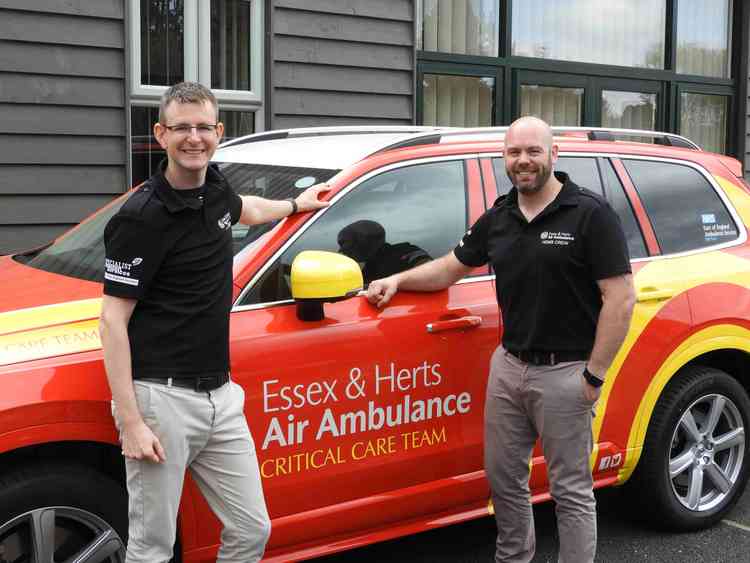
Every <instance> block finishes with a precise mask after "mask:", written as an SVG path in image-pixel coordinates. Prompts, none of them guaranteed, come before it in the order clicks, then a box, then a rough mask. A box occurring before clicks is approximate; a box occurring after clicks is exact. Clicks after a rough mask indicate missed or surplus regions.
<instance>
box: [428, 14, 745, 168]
mask: <svg viewBox="0 0 750 563" xmlns="http://www.w3.org/2000/svg"><path fill="white" fill-rule="evenodd" d="M518 1H521V0H500V10H499V12H500V13H499V20H500V21H499V34H500V44H499V53H498V56H497V57H490V56H480V55H462V54H453V53H443V52H438V51H424V50H422V49H421V48H420V45H418V44H415V51H416V64H417V67H418V68H420V67H421V65H424V64H426V63H444V64H452V65H455V66H456V67H462V68H465V69H470V68H472V67H480V66H481V67H496V69H497V70H496V72H497V75H498V76H502V77H503V82H502V90H500V88H499V87H498V89H497V92H498V98H497V100H496V108H497V111H496V114H497V121H496V123H497V125H507V124H510V123H511V122H512V121H513V120H514V119H516V118H517V117H519V113H518V111H519V107H520V100H519V95H520V84H519V79H520V76H521V75H524V76H525V75H531V74H536V75H538V76H540V77H541V76H545V75H547V76H558V77H559V76H566V77H569V78H570V79H571V83H570V84H560V83H559V82H558V83H548V84H546V85H550V86H560V87H565V86H571V87H577V85H578V81H579V80H581V81H588V83H587V84H586V86H585V87H586V88H587V90H586V92H585V96H584V97H585V100H584V109H583V111H584V121H583V126H589V127H593V126H600V124H601V111H600V107H601V101H600V100H599V99H597V98H598V97H601V87H602V85H603V86H605V87H606V88H609V86H610V84H613V83H615V82H620V81H621V80H622V81H624V82H630V84H631V85H630V86H628V87H627V88H625V89H627V90H629V89H630V88H638V87H637V86H635V85H636V84H638V83H641V82H645V83H647V84H650V85H654V84H658V85H659V88H660V92H658V93H657V98H658V99H657V116H656V120H657V125H656V128H657V130H660V131H666V132H677V131H678V127H679V119H680V115H679V111H680V110H679V108H678V107H677V103H678V94H677V90H678V89H679V88H682V87H684V85H689V88H690V89H691V91H697V90H698V89H699V88H701V89H702V88H706V89H707V91H703V90H701V91H700V92H698V93H710V94H720V95H728V96H730V97H731V101H730V110H729V115H728V117H727V119H728V123H727V132H726V135H727V143H726V149H725V152H724V154H727V155H729V156H734V157H735V158H738V159H739V160H741V161H744V159H745V156H744V148H745V145H746V140H747V139H746V138H745V137H746V135H745V134H746V133H747V132H748V130H750V129H749V127H750V126H748V127H746V126H745V123H744V119H741V118H742V116H741V111H742V109H743V107H744V102H743V100H744V97H745V96H744V93H745V90H746V87H745V86H743V84H744V82H743V80H742V79H741V78H742V77H743V76H746V74H747V54H746V53H745V52H744V51H743V52H740V45H739V43H740V41H739V39H740V38H741V37H742V36H743V33H745V31H746V30H744V27H743V26H744V23H743V22H745V20H746V19H747V18H745V16H746V15H747V12H748V10H750V8H745V7H744V4H743V3H742V2H736V1H732V6H731V10H730V11H729V20H730V21H728V22H727V25H728V26H729V29H730V39H729V43H730V44H729V58H730V70H731V72H730V74H731V76H730V77H728V78H720V77H710V76H698V75H686V74H680V73H678V72H677V71H676V49H677V17H676V10H677V7H678V6H677V4H678V1H679V0H667V13H666V22H665V24H666V25H665V30H664V34H665V61H664V65H665V66H664V69H649V68H636V67H626V66H615V65H608V64H597V63H585V62H574V61H562V60H556V59H541V58H533V57H522V56H517V55H511V45H512V41H513V27H512V3H513V2H518ZM421 26H422V14H421V11H420V10H417V11H416V12H415V34H418V33H419V29H420V27H421ZM415 37H416V35H415ZM738 67H739V73H738V72H737V68H738ZM743 69H744V70H743ZM468 72H469V71H468V70H467V73H468ZM418 77H419V73H418ZM550 80H552V81H553V82H555V81H556V79H554V78H552V79H550ZM745 82H746V81H745ZM537 83H538V84H540V85H545V84H543V83H542V82H537ZM417 87H419V83H418V84H417ZM612 89H615V90H619V89H621V88H620V87H619V86H618V87H616V88H612ZM589 90H590V91H589ZM644 91H645V90H644ZM415 95H416V96H417V99H416V107H417V112H415V120H414V121H415V123H417V124H420V125H421V124H422V120H421V114H419V109H420V107H421V105H422V103H423V101H422V99H421V95H422V92H421V91H417V92H416V93H415Z"/></svg>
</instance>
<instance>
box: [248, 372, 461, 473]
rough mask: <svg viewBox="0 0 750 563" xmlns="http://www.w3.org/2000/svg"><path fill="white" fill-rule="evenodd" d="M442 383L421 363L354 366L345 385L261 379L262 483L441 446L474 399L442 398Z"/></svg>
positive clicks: (456, 395)
mask: <svg viewBox="0 0 750 563" xmlns="http://www.w3.org/2000/svg"><path fill="white" fill-rule="evenodd" d="M444 382H445V380H444V377H443V373H442V372H441V365H440V364H439V363H430V362H427V361H425V362H423V363H422V364H420V365H416V366H410V367H401V366H398V365H397V364H396V363H395V362H388V363H387V364H385V365H380V364H375V365H373V366H372V367H371V368H369V369H365V368H360V367H353V368H351V369H350V371H349V373H348V374H347V377H346V378H344V379H343V380H341V379H337V378H331V379H325V378H321V379H317V380H313V381H306V382H304V383H296V384H291V385H289V384H285V383H284V382H282V381H280V380H279V379H276V378H270V379H266V380H264V381H263V382H262V399H263V412H264V413H266V414H267V415H269V416H270V418H267V419H266V420H267V422H266V424H265V427H264V428H263V429H262V433H261V436H262V439H261V442H260V448H259V449H260V452H259V453H260V457H261V473H262V475H263V477H264V478H266V479H269V478H274V477H282V476H284V475H290V474H294V473H300V472H304V471H311V470H319V469H322V468H324V467H328V466H331V465H338V464H344V463H355V462H358V461H360V460H365V459H368V458H373V457H379V456H387V455H394V454H399V453H401V454H403V453H405V452H409V451H410V450H415V449H419V448H423V447H439V446H440V445H446V444H447V441H448V429H447V428H446V419H447V418H450V417H456V416H461V415H465V414H468V413H469V412H470V410H471V407H472V397H471V393H470V392H468V391H463V392H458V393H449V392H445V391H444V392H442V393H441V387H444V386H445V385H444ZM264 454H265V455H264Z"/></svg>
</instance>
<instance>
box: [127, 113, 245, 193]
mask: <svg viewBox="0 0 750 563" xmlns="http://www.w3.org/2000/svg"><path fill="white" fill-rule="evenodd" d="M158 119H159V108H157V107H133V108H131V110H130V122H131V124H130V127H131V134H132V137H131V150H132V154H131V160H132V171H133V185H134V186H137V185H138V184H140V183H141V182H143V181H144V180H146V179H148V178H149V177H150V176H151V175H152V174H153V173H154V172H155V171H156V167H157V166H158V165H159V163H160V162H161V161H162V160H163V159H164V158H166V153H165V152H164V150H163V149H162V148H161V146H159V143H158V142H156V138H155V137H154V123H156V122H157V121H158ZM219 121H221V122H223V123H224V140H225V141H226V140H229V139H233V138H235V137H241V136H242V135H249V134H250V133H253V132H254V125H255V114H254V113H252V112H241V111H219Z"/></svg>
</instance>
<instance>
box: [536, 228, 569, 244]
mask: <svg viewBox="0 0 750 563" xmlns="http://www.w3.org/2000/svg"><path fill="white" fill-rule="evenodd" d="M539 238H540V239H541V240H542V244H554V245H556V246H568V245H569V244H570V243H571V242H574V241H575V240H576V238H575V237H574V236H573V235H572V234H571V233H564V232H562V231H557V232H550V231H544V232H543V233H542V234H540V235H539Z"/></svg>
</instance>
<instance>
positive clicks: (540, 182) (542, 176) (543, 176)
mask: <svg viewBox="0 0 750 563" xmlns="http://www.w3.org/2000/svg"><path fill="white" fill-rule="evenodd" d="M506 174H507V175H508V179H509V180H510V183H511V184H513V185H514V186H515V188H516V189H517V190H518V191H519V192H520V193H522V194H524V195H532V194H535V193H537V192H539V191H541V189H542V188H543V187H544V185H545V184H546V183H547V180H549V179H550V176H552V167H551V166H549V167H547V166H545V167H544V168H543V169H540V170H539V172H538V174H539V177H538V179H537V181H536V182H534V183H533V184H532V185H530V186H518V185H516V183H515V182H514V181H513V175H512V173H511V172H509V171H507V170H506Z"/></svg>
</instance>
